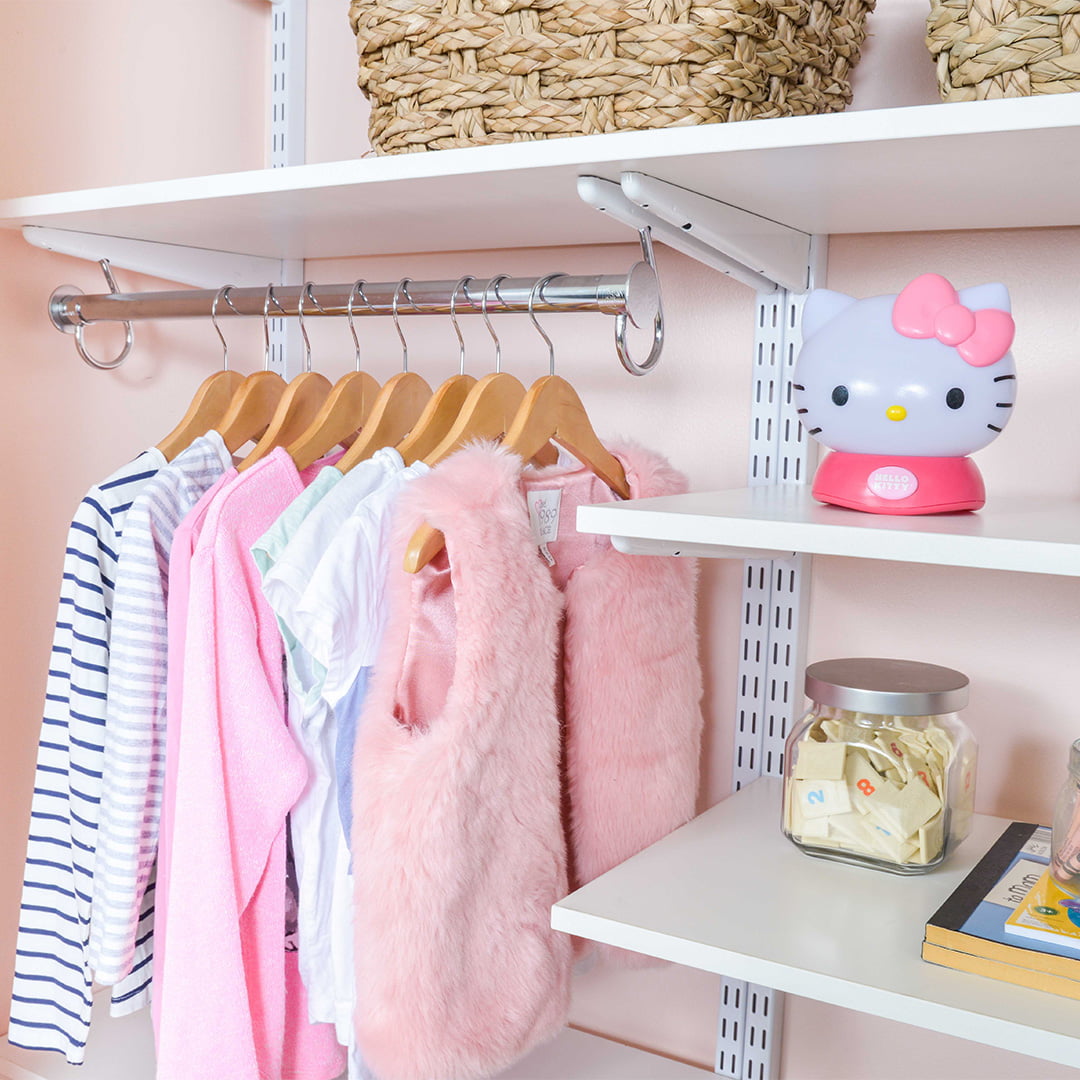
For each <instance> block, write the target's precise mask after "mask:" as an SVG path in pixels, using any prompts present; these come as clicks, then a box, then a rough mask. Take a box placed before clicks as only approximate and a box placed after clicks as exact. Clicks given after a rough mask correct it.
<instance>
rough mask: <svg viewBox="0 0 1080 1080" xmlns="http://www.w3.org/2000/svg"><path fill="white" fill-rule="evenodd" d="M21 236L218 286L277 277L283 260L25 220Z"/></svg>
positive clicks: (64, 251)
mask: <svg viewBox="0 0 1080 1080" xmlns="http://www.w3.org/2000/svg"><path fill="white" fill-rule="evenodd" d="M22 234H23V239H24V240H25V241H26V242H27V243H28V244H32V245H33V246H34V247H38V248H42V249H43V250H45V251H55V252H56V253H57V254H59V255H72V256H74V257H75V258H76V259H87V260H89V261H91V262H97V261H98V260H99V259H108V260H109V262H110V263H111V264H112V265H113V266H114V267H119V268H120V269H122V270H133V271H135V273H137V274H149V275H150V276H151V277H157V278H163V279H164V280H166V281H175V282H178V283H179V284H181V285H194V286H196V287H197V288H200V289H217V288H219V287H220V286H222V285H229V284H231V285H262V284H265V283H266V282H268V281H279V280H280V278H281V267H282V264H281V260H280V259H266V258H261V257H260V256H257V255H238V254H235V253H233V252H230V251H211V250H208V249H206V248H195V247H184V246H182V245H180V244H159V243H156V242H154V241H150V240H129V239H128V238H127V237H123V236H102V235H99V234H97V233H83V232H72V231H71V230H70V229H50V228H46V227H45V226H42V225H24V226H23V229H22Z"/></svg>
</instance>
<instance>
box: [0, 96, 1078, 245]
mask: <svg viewBox="0 0 1080 1080" xmlns="http://www.w3.org/2000/svg"><path fill="white" fill-rule="evenodd" d="M1078 124H1080V93H1074V94H1058V95H1044V96H1040V97H1029V98H1002V99H999V100H996V101H972V102H949V103H944V102H941V103H935V104H931V105H909V106H904V107H900V108H892V109H867V110H854V111H848V112H840V113H825V114H820V115H814V116H791V117H779V118H776V119H771V120H744V121H740V122H739V123H729V124H722V123H721V124H701V125H696V126H691V127H681V128H663V129H657V130H649V131H625V132H612V133H608V134H603V135H581V136H575V137H573V138H565V139H548V140H538V141H535V142H524V143H508V144H500V145H494V146H476V147H465V148H461V149H456V150H440V151H438V152H437V153H426V154H392V155H386V156H383V157H375V156H372V157H369V158H358V159H353V160H345V161H330V162H317V163H313V164H306V165H291V166H286V167H284V168H278V169H252V170H247V171H243V172H232V173H220V174H216V175H211V176H194V177H184V178H178V179H167V180H149V181H144V182H141V183H134V184H121V185H116V186H110V187H99V188H88V189H83V190H74V191H66V192H53V193H47V194H32V195H23V196H17V197H15V198H10V199H5V200H0V223H2V224H4V225H8V226H11V225H13V224H15V223H20V224H21V223H23V222H24V221H25V220H26V219H28V218H33V217H36V216H39V215H44V214H55V213H76V212H79V211H85V210H100V209H106V208H111V207H121V206H124V207H128V206H148V205H152V204H154V203H157V202H174V201H191V200H197V199H205V198H228V197H230V196H233V195H250V194H263V193H266V194H269V193H274V192H286V191H303V190H309V189H315V188H323V187H333V186H342V185H354V184H356V185H362V184H365V183H381V182H386V181H394V180H410V179H417V180H419V179H435V178H439V177H449V176H462V175H468V174H473V173H496V172H504V171H507V170H512V169H519V168H534V167H535V168H542V167H551V168H556V167H561V166H568V165H578V164H580V165H585V164H593V163H597V162H603V161H609V162H612V163H616V162H626V161H636V162H647V161H650V160H654V159H656V158H664V157H670V156H675V155H682V154H691V155H699V154H709V153H738V152H741V151H753V150H768V149H773V148H786V147H792V148H794V147H800V146H814V145H818V144H828V143H833V144H840V143H860V142H863V143H875V142H889V141H894V140H906V139H927V138H948V137H950V136H954V135H978V134H992V133H995V132H1003V131H1020V130H1033V129H1049V128H1059V127H1065V128H1073V127H1076V126H1077V125H1078ZM617 178H618V177H617V176H612V177H611V179H617Z"/></svg>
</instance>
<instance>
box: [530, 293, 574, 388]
mask: <svg viewBox="0 0 1080 1080" xmlns="http://www.w3.org/2000/svg"><path fill="white" fill-rule="evenodd" d="M561 277H566V275H565V274H548V276H547V277H542V278H537V279H536V284H535V285H534V286H533V287H532V291H531V292H530V293H529V319H530V320H531V322H532V324H533V326H535V327H536V332H537V333H538V334H539V335H540V336H541V337H542V338H543V339H544V341H545V342H546V343H547V348H548V374H549V375H554V374H555V346H554V344H553V343H552V341H551V338H549V337H548V335H547V331H546V330H545V329H544V328H543V327H542V326H541V325H540V320H539V319H538V318H537V317H536V311H535V304H536V298H537V297H538V296H539V297H540V299H541V300H543V299H544V286H546V285H549V284H550V283H551V282H553V281H554V280H555V279H556V278H561Z"/></svg>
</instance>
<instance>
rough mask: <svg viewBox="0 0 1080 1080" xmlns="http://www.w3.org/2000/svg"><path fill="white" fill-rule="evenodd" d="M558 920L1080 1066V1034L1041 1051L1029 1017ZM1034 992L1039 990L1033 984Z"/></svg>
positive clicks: (592, 918)
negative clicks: (1025, 1020)
mask: <svg viewBox="0 0 1080 1080" xmlns="http://www.w3.org/2000/svg"><path fill="white" fill-rule="evenodd" d="M551 925H552V927H553V928H554V929H555V930H560V931H562V932H563V933H567V934H573V935H574V936H575V937H583V938H588V939H589V940H590V941H598V942H601V943H603V944H605V945H615V946H617V947H619V948H622V949H630V950H631V951H633V952H639V953H644V954H645V955H647V956H655V957H656V958H657V959H660V960H668V961H670V962H672V963H675V964H681V965H683V966H684V967H692V968H697V969H699V970H701V971H709V972H712V973H713V974H714V975H726V976H727V977H729V978H732V979H742V980H745V981H746V982H752V983H757V984H759V985H761V986H768V987H769V988H770V989H773V990H780V991H783V992H785V993H788V994H796V995H798V996H800V997H805V998H810V999H811V1000H814V1001H820V1002H823V1003H824V1004H826V1005H837V1006H840V1007H841V1008H846V1009H853V1010H855V1011H857V1012H864V1013H869V1014H870V1015H872V1016H880V1017H884V1018H885V1019H888V1020H896V1021H898V1022H900V1023H905V1024H911V1025H912V1026H914V1027H919V1028H925V1029H927V1030H928V1031H937V1032H940V1033H941V1034H943V1035H954V1036H956V1037H958V1038H962V1039H967V1040H969V1041H971V1042H977V1043H982V1044H984V1045H987V1046H995V1047H997V1048H998V1049H1000V1050H1010V1051H1012V1052H1013V1053H1023V1054H1029V1055H1031V1056H1036V1057H1039V1058H1041V1059H1044V1060H1046V1061H1053V1062H1056V1063H1057V1064H1059V1065H1071V1066H1073V1067H1074V1068H1076V1067H1080V1037H1077V1038H1071V1037H1069V1036H1067V1035H1059V1034H1057V1033H1056V1032H1046V1031H1040V1032H1039V1039H1040V1040H1041V1041H1042V1042H1043V1044H1044V1045H1043V1048H1042V1050H1040V1051H1039V1052H1038V1053H1037V1054H1036V1053H1034V1052H1033V1051H1031V1050H1024V1049H1022V1046H1023V1044H1024V1043H1026V1042H1027V1041H1028V1040H1029V1038H1030V1033H1031V1030H1032V1029H1031V1028H1030V1027H1028V1026H1027V1025H1025V1024H1018V1023H1014V1022H1012V1021H1009V1020H1003V1019H1002V1018H1000V1017H996V1016H980V1015H977V1014H975V1013H971V1012H966V1011H964V1010H963V1009H956V1008H952V1007H950V1006H947V1005H942V1004H939V1003H937V1002H933V1001H924V1000H920V999H918V998H905V999H904V1003H903V1005H902V1006H901V1007H898V1004H897V1002H898V995H897V994H895V993H893V992H891V991H888V990H881V989H879V988H877V987H869V986H866V985H865V984H862V983H854V982H850V981H848V980H845V979H838V978H834V977H832V976H829V975H823V974H819V973H817V972H812V971H801V970H799V969H797V968H792V967H787V966H785V965H783V964H778V963H774V962H772V961H768V960H762V959H760V958H758V957H748V956H746V955H744V954H740V953H737V952H732V951H730V950H725V949H714V948H710V947H708V946H703V945H702V944H701V943H700V942H694V941H686V940H683V939H679V938H675V937H671V936H670V935H668V934H661V933H657V932H655V931H651V930H646V929H643V928H641V927H628V926H626V924H624V923H620V922H618V921H616V920H613V919H606V918H604V917H602V916H597V915H590V914H588V913H586V912H580V911H570V910H567V909H565V908H560V907H559V906H558V905H556V906H555V907H554V908H553V909H552V914H551ZM943 970H944V969H943ZM954 974H956V975H957V976H958V977H960V978H979V976H973V975H972V976H969V975H967V974H966V973H964V972H955V973H954ZM1031 992H1032V993H1039V991H1034V990H1033V991H1031ZM853 999H857V1000H858V1001H859V1004H858V1005H855V1004H853ZM1078 1020H1080V1017H1078ZM1078 1031H1080V1026H1078Z"/></svg>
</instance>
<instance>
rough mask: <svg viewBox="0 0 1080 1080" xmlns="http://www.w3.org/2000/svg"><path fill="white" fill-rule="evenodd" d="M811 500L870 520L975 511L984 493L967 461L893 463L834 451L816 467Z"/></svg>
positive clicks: (942, 459)
mask: <svg viewBox="0 0 1080 1080" xmlns="http://www.w3.org/2000/svg"><path fill="white" fill-rule="evenodd" d="M812 490H813V495H814V498H815V499H817V500H819V501H820V502H823V503H832V504H833V505H835V506H846V507H847V508H848V509H850V510H865V511H867V512H868V513H871V514H945V513H948V512H950V511H953V510H978V509H980V508H981V507H982V506H983V504H984V503H985V502H986V488H985V486H984V484H983V479H982V475H981V474H980V472H979V470H978V467H977V466H976V465H975V462H973V461H972V460H971V458H969V457H891V456H888V455H884V454H846V453H844V452H842V451H840V450H834V451H833V452H832V453H830V454H828V455H827V456H826V458H825V459H824V461H822V462H821V464H820V465H819V466H818V470H817V473H816V475H815V476H814V486H813V489H812Z"/></svg>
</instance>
